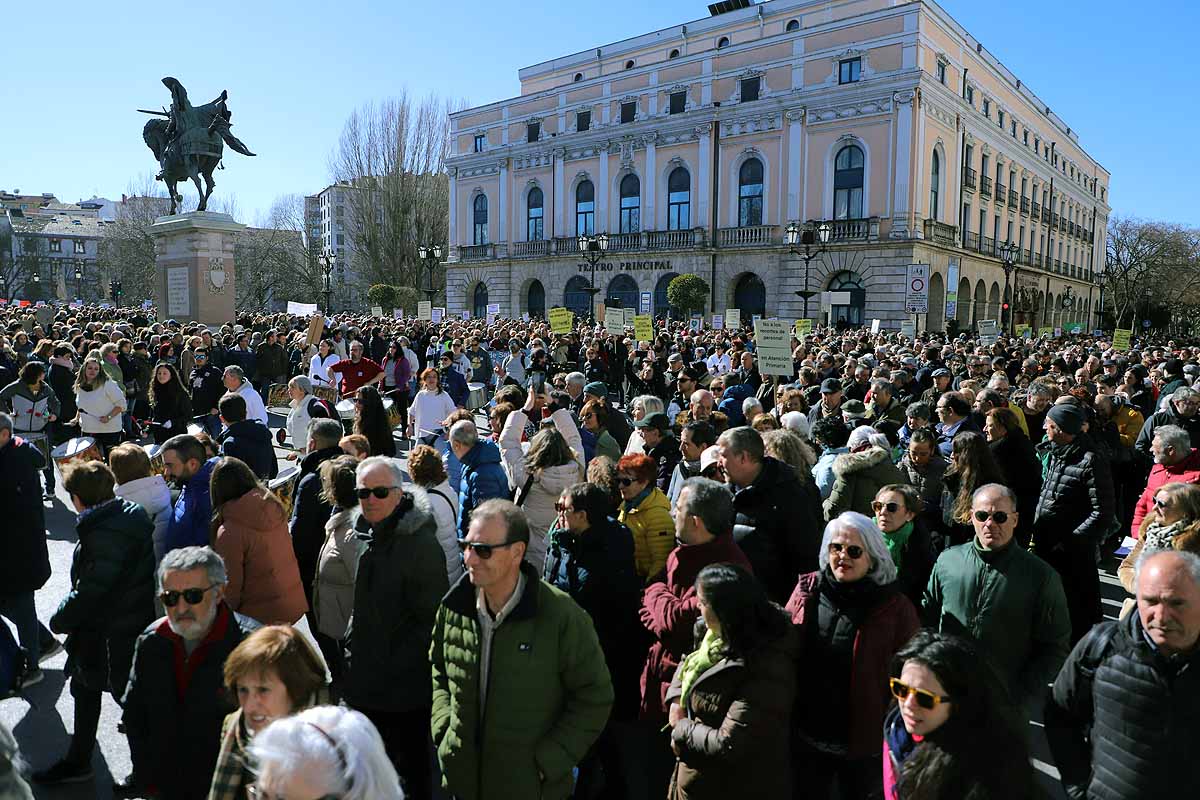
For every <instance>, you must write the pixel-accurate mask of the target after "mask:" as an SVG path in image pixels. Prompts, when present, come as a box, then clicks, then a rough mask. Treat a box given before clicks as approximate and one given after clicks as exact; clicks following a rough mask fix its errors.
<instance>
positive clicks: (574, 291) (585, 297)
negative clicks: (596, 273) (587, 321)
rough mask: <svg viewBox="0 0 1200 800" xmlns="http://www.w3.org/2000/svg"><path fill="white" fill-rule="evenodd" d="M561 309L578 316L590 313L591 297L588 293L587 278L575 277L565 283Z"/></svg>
mask: <svg viewBox="0 0 1200 800" xmlns="http://www.w3.org/2000/svg"><path fill="white" fill-rule="evenodd" d="M563 308H567V309H570V310H571V311H574V312H575V314H576V315H579V316H586V315H587V314H590V313H592V295H591V294H590V293H589V292H588V280H587V278H585V277H583V276H582V275H576V276H574V277H572V278H571V280H569V281H567V288H566V291H564V292H563Z"/></svg>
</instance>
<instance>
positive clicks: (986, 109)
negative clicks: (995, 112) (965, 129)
mask: <svg viewBox="0 0 1200 800" xmlns="http://www.w3.org/2000/svg"><path fill="white" fill-rule="evenodd" d="M983 115H984V116H985V117H990V116H992V101H991V100H988V99H987V98H986V97H985V98H983Z"/></svg>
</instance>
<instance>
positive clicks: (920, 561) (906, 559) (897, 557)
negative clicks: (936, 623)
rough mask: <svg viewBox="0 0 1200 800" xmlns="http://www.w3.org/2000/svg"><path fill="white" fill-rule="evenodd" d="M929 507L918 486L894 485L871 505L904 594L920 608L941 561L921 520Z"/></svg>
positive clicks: (883, 491) (883, 490) (889, 486)
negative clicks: (936, 562) (938, 559)
mask: <svg viewBox="0 0 1200 800" xmlns="http://www.w3.org/2000/svg"><path fill="white" fill-rule="evenodd" d="M924 507H925V504H924V502H923V501H922V500H921V493H920V492H919V491H917V488H916V487H915V486H909V485H908V484H907V483H893V484H890V485H888V486H884V487H883V488H882V489H880V490H879V494H877V495H875V502H873V503H872V504H871V508H872V510H873V511H874V512H875V519H874V521H875V525H876V527H878V528H879V532H880V533H882V534H883V541H884V544H886V545H887V549H888V553H890V554H891V556H892V561H893V562H894V563H895V565H896V572H897V573H898V577H897V579H896V580H897V583H898V585H899V588H900V591H902V592H904V594H905V596H906V597H908V599H909V600H911V601H912V604H913V606H914V607H919V606H920V604H921V599H922V596H923V595H924V593H925V585H926V584H927V583H929V575H930V573H932V572H933V563H934V561H936V560H937V556H936V554H935V553H934V549H933V541H932V537H931V536H930V534H929V529H928V528H926V527H925V523H924V522H922V520H921V513H922V511H923V510H924Z"/></svg>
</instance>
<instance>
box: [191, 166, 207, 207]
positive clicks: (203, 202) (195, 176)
mask: <svg viewBox="0 0 1200 800" xmlns="http://www.w3.org/2000/svg"><path fill="white" fill-rule="evenodd" d="M192 183H194V184H196V194H197V196H199V198H200V204H199V205H198V206H196V210H197V211H207V210H208V195H207V194H205V193H204V187H203V186H201V185H200V173H198V172H195V171H193V172H192Z"/></svg>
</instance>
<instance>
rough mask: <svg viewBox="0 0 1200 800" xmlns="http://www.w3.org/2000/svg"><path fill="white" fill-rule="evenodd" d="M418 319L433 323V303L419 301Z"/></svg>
mask: <svg viewBox="0 0 1200 800" xmlns="http://www.w3.org/2000/svg"><path fill="white" fill-rule="evenodd" d="M417 319H423V320H425V321H426V322H429V321H431V320H432V319H433V303H431V302H430V301H428V300H421V301H419V302H418V303H417Z"/></svg>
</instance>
